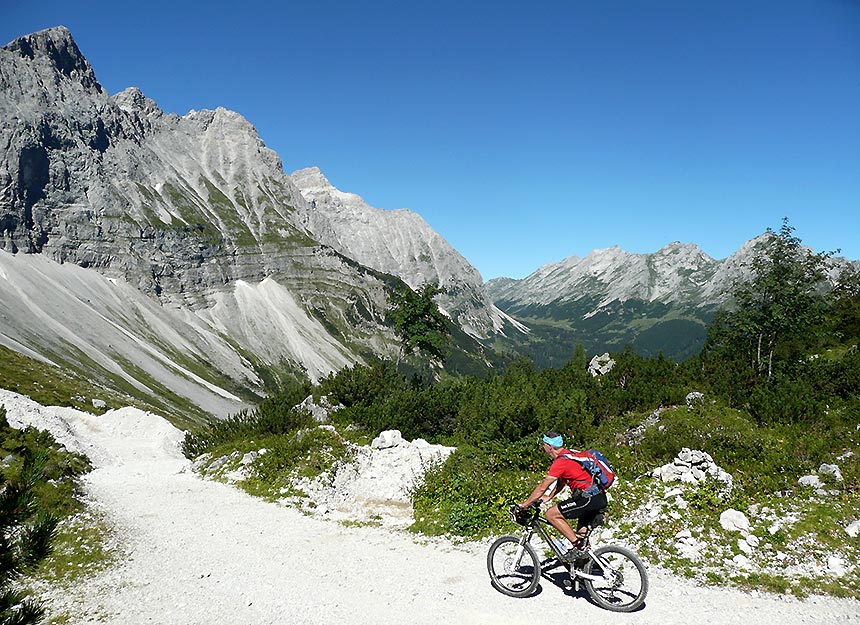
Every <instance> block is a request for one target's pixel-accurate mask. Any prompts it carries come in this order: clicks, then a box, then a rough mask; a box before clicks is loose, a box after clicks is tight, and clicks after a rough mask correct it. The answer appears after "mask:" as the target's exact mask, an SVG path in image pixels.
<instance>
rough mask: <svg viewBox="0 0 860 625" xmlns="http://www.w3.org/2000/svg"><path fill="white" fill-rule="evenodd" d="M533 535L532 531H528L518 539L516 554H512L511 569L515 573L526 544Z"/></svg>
mask: <svg viewBox="0 0 860 625" xmlns="http://www.w3.org/2000/svg"><path fill="white" fill-rule="evenodd" d="M533 534H534V529H530V530H527V531H525V532H523V535H522V538H520V542H519V545H517V552H516V554H514V562H513V569H514V570H515V571H517V570H519V568H520V561H521V560H522V559H523V554H524V553H525V552H526V543H528V542H529V541H530V540H531V539H532V535H533Z"/></svg>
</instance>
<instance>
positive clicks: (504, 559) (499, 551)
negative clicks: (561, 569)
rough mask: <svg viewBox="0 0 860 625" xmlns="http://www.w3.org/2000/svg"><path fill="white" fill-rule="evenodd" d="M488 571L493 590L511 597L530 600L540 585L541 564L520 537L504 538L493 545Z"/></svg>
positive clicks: (533, 551)
mask: <svg viewBox="0 0 860 625" xmlns="http://www.w3.org/2000/svg"><path fill="white" fill-rule="evenodd" d="M487 570H488V571H489V572H490V580H491V581H492V583H493V586H494V587H495V588H496V589H497V590H499V591H500V592H503V593H505V594H506V595H509V596H511V597H528V596H529V595H531V594H532V593H533V592H534V591H535V588H537V585H538V582H539V581H540V560H539V559H538V556H537V553H535V550H534V548H533V547H532V546H531V545H530V544H529V543H525V544H523V545H521V544H520V538H519V537H517V536H502V537H501V538H499V539H498V540H496V541H495V542H494V543H493V544H492V545H490V551H489V553H487Z"/></svg>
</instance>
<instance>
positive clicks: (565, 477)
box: [520, 432, 607, 562]
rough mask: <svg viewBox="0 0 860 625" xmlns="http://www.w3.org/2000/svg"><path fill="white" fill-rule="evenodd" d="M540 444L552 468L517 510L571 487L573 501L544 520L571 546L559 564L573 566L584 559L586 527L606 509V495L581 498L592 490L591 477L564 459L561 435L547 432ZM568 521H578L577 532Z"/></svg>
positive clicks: (555, 509)
mask: <svg viewBox="0 0 860 625" xmlns="http://www.w3.org/2000/svg"><path fill="white" fill-rule="evenodd" d="M541 444H542V445H543V450H544V451H545V452H546V453H547V455H548V456H550V457H551V458H552V464H551V465H550V467H549V471H548V473H547V476H546V477H545V478H544V479H543V480H542V481H541V482H540V484H538V485H537V486H536V487H535V489H534V490H533V491H532V494H531V495H529V497H528V499H526V500H525V501H524V502H522V503H521V504H520V507H522V508H527V507H528V506H530V505H532V504H533V503H535V502H536V501H542V502H543V501H550V500H551V499H552V498H553V497H555V496H556V495H557V494H558V493H559V492H560V491H561V490H562V489H563V488H564V487H565V486H570V490H571V492H572V493H573V495H572V497H571V498H570V499H566V500H565V501H562V502H561V503H559V504H557V505H555V506H553V507H552V508H550V509H549V510H547V511H546V518H547V521H549V522H550V523H552V525H553V527H555V528H556V529H557V530H558V531H559V532H561V533H562V535H564V537H565V538H567V539H568V540H569V541H570V542H571V543H573V547H572V548H571V549H570V550H568V552H567V553H566V554H564V556H563V557H562V560H564V561H565V562H574V561H576V560H577V559H578V558H580V557H582V556H583V551H582V549H581V548H582V547H583V546H584V545H583V541H584V538H585V537H586V536H587V535H588V523H589V522H590V521H591V520H592V519H594V517H595V516H596V515H597V514H598V513H599V512H601V511H602V510H603V509H605V508H606V503H607V502H606V493H604V492H603V491H600V492H598V493H597V494H594V495H591V496H587V495H585V494H584V491H586V490H588V489H590V488H591V486H592V477H591V475H590V474H589V473H588V471H586V470H585V469H584V468H583V467H582V465H581V464H580V463H578V462H577V461H576V460H571V459H570V458H564V457H563V456H564V455H565V454H571V453H572V452H571V451H570V450H568V449H565V447H564V439H563V438H562V436H561V434H559V433H558V432H547V433H546V434H544V435H543V439H542V441H541ZM550 488H551V490H550ZM567 519H577V528H576V532H574V531H573V529H572V528H571V527H570V525H569V524H568V523H567Z"/></svg>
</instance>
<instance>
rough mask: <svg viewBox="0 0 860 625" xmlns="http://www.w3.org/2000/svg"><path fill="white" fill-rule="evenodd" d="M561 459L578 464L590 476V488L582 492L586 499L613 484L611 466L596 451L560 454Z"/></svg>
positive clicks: (613, 477) (613, 472) (613, 475)
mask: <svg viewBox="0 0 860 625" xmlns="http://www.w3.org/2000/svg"><path fill="white" fill-rule="evenodd" d="M561 457H562V458H567V459H568V460H574V461H576V462H578V463H579V464H581V465H582V468H583V469H585V470H586V471H587V472H588V474H589V475H590V476H591V481H592V485H591V488H589V489H588V490H585V491H583V493H584V494H585V495H586V496H587V497H591V496H593V495H596V494H597V493H602V492H603V491H605V490H606V489H607V488H609V487H610V486H612V485H613V484H614V483H615V471H614V470H613V468H612V465H611V464H609V460H607V459H606V456H604V455H603V454H602V453H600V452H599V451H597V450H596V449H589V450H588V451H576V452H574V453H570V454H562V455H561Z"/></svg>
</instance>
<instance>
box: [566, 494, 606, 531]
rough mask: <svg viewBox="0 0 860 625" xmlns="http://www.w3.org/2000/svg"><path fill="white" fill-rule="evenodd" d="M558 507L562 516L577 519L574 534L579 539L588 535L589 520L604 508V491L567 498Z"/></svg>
mask: <svg viewBox="0 0 860 625" xmlns="http://www.w3.org/2000/svg"><path fill="white" fill-rule="evenodd" d="M558 508H559V512H560V514H561V515H562V516H563V517H564V518H566V519H576V520H577V524H576V533H575V535H576V538H577V539H580V540H581V539H584V538H586V537H587V536H588V533H589V529H590V525H591V521H593V520H594V518H595V517H596V516H597V514H599V513H600V512H602V511H603V510H604V509H605V508H606V493H597V494H596V495H592V496H591V497H586V496H580V497H578V498H574V499H568V500H567V501H563V502H561V503H560V504H559V505H558Z"/></svg>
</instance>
